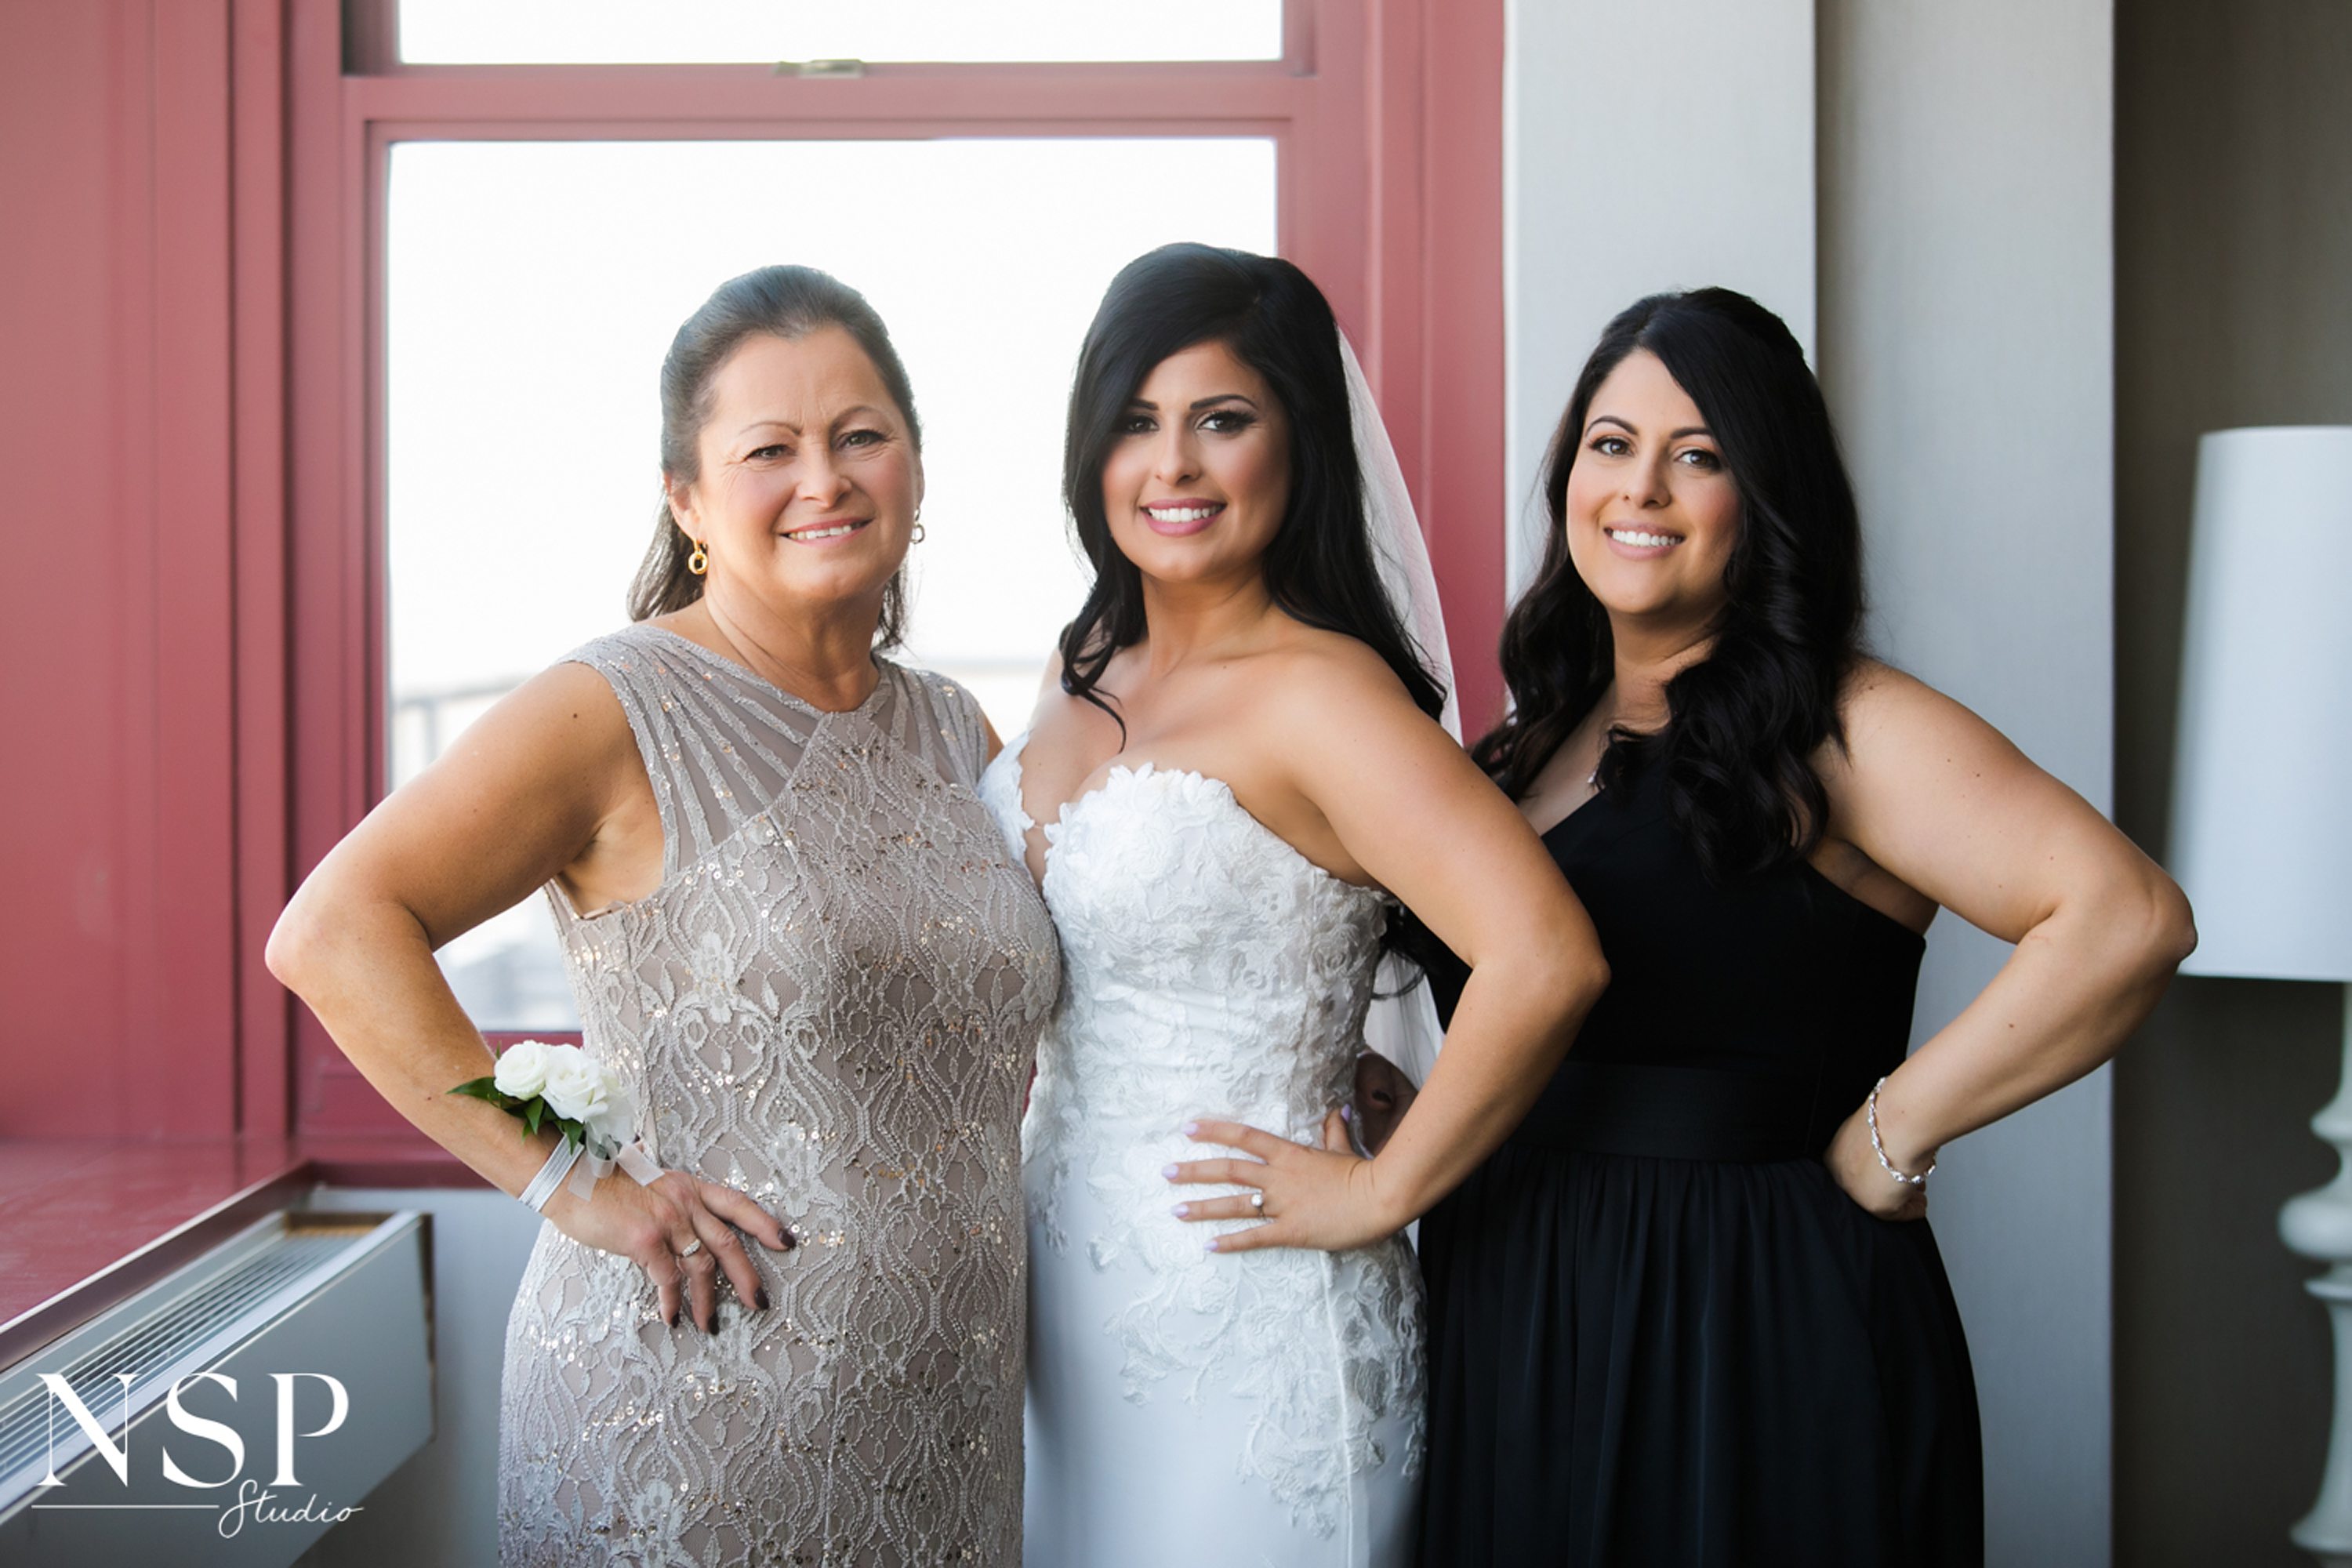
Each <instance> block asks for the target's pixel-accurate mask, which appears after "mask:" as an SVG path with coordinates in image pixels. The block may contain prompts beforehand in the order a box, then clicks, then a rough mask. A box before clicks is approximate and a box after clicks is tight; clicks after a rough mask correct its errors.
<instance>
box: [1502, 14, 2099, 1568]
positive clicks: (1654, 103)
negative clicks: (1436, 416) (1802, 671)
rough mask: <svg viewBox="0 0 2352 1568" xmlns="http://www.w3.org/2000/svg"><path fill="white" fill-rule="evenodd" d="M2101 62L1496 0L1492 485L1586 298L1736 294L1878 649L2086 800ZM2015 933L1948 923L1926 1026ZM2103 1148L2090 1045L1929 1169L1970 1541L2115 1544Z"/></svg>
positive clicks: (2037, 22) (2026, 1549)
mask: <svg viewBox="0 0 2352 1568" xmlns="http://www.w3.org/2000/svg"><path fill="white" fill-rule="evenodd" d="M2113 60H2114V42H2113V29H2112V15H2111V10H2110V6H2109V4H2108V3H2107V0H2095V3H2089V4H2084V3H2079V0H2075V3H2068V4H2061V5H2048V4H2046V3H2045V4H2029V3H2027V0H1971V3H1970V4H1969V5H1927V4H1923V3H1918V0H1912V3H1906V4H1890V3H1888V0H1820V3H1819V4H1818V5H1814V4H1798V3H1795V0H1769V3H1759V0H1672V3H1670V4H1661V5H1650V6H1644V7H1643V8H1641V9H1640V10H1639V11H1634V12H1629V11H1626V10H1624V9H1623V8H1622V7H1612V6H1603V5H1599V4H1596V3H1593V0H1517V4H1515V5H1514V6H1513V8H1512V11H1511V32H1510V54H1509V58H1508V62H1507V83H1508V85H1507V109H1506V127H1507V130H1506V144H1507V149H1508V173H1507V186H1506V190H1507V198H1506V201H1507V205H1506V212H1507V219H1506V222H1507V251H1506V255H1507V272H1506V289H1507V295H1506V298H1507V310H1508V333H1509V337H1508V342H1509V344H1510V357H1509V399H1510V454H1509V456H1510V462H1511V476H1512V483H1513V485H1514V487H1515V489H1516V492H1517V495H1518V496H1520V497H1522V498H1531V497H1532V496H1533V494H1534V490H1535V485H1536V476H1537V470H1538V464H1539V463H1540V460H1541V454H1542V448H1543V444H1544V442H1545V440H1546V439H1547V438H1548V437H1549V434H1550V430H1551V426H1552V424H1553V422H1554V421H1555V420H1557V418H1558V417H1559V411H1560V409H1561V407H1562V405H1564V404H1565V402H1566V400H1567V395H1568V391H1569V388H1570V384H1571V383H1572V382H1573V380H1574V378H1575V374H1576V372H1577V369H1578V368H1579V366H1580V364H1581V363H1582V360H1583V357H1584V355H1585V353H1587V352H1588V351H1589V350H1590V348H1591V343H1592V340H1593V338H1594V337H1595V336H1596V335H1597V333H1598V332H1599V331H1600V328H1601V325H1602V324H1603V323H1604V322H1605V321H1607V319H1608V318H1609V316H1610V315H1611V314H1612V313H1613V312H1614V311H1616V310H1618V309H1620V308H1622V306H1624V305H1626V304H1628V303H1630V302H1631V301H1632V300H1633V299H1635V298H1636V297H1638V296H1640V295H1641V294H1643V293H1646V292H1650V291H1652V290H1654V289H1662V288H1671V287H1675V286H1687V285H1696V284H1705V283H1720V284H1726V285H1728V286H1730V287H1733V288H1738V289H1743V290H1744V291H1746V292H1748V293H1750V294H1753V295H1755V296H1756V297H1757V298H1758V299H1759V300H1762V301H1763V302H1764V303H1766V304H1767V305H1769V306H1771V307H1772V308H1773V309H1775V310H1779V311H1780V313H1781V314H1782V315H1783V316H1784V317H1785V318H1786V319H1787V320H1788V321H1789V323H1790V327H1791V328H1793V329H1794V330H1795V331H1797V334H1798V336H1799V338H1800V340H1801V341H1802V342H1805V343H1806V344H1807V345H1808V348H1809V350H1811V352H1812V353H1813V358H1814V363H1815V364H1816V366H1817V368H1818V369H1819V370H1820V372H1821V374H1822V382H1823V385H1824V387H1825V389H1826V390H1827V392H1828V395H1829V398H1830V403H1831V406H1832V409H1833V410H1834V411H1835V413H1836V414H1837V416H1838V418H1839V421H1840V426H1841V432H1842V434H1843V437H1844V440H1845V444H1846V451H1847V456H1848V458H1849V460H1850V462H1851V464H1852V466H1853V472H1854V478H1855V480H1856V483H1857V485H1858V487H1859V489H1860V491H1861V497H1862V504H1863V513H1864V533H1865V538H1866V542H1867V547H1868V549H1869V552H1870V555H1871V563H1872V572H1871V588H1872V593H1873V596H1874V605H1875V613H1874V617H1873V621H1872V630H1873V636H1874V640H1875V642H1876V644H1877V647H1879V649H1880V650H1881V651H1882V652H1884V653H1885V654H1886V655H1887V656H1888V657H1890V658H1893V659H1894V660H1895V662H1897V663H1898V664H1901V665H1903V666H1904V667H1905V668H1909V669H1911V670H1912V671H1914V672H1915V673H1916V674H1918V675H1920V676H1921V677H1923V678H1924V679H1927V680H1928V681H1930V682H1932V683H1933V684H1935V685H1937V686H1938V687H1941V688H1942V689H1945V690H1947V691H1949V692H1951V693H1952V694H1953V695H1955V696H1957V697H1958V698H1959V699H1960V700H1962V701H1965V702H1967V703H1969V705H1970V706H1972V707H1974V708H1975V709H1977V710H1978V711H1979V712H1981V713H1983V714H1985V715H1986V716H1987V717H1988V718H1989V719H1990V720H1991V721H1993V722H1994V723H1995V724H1997V725H1999V726H2000V728H2001V729H2002V730H2004V731H2007V732H2008V733H2009V734H2010V735H2011V737H2012V738H2014V739H2015V740H2016V741H2017V742H2019V743H2020V744H2021V745H2022V746H2023V747H2024V748H2025V749H2026V751H2027V752H2030V753H2031V754H2032V755H2033V756H2034V757H2035V758H2036V759H2037V760H2038V761H2040V762H2041V763H2042V764H2043V765H2045V766H2047V767H2049V768H2050V769H2051V770H2052V771H2053V772H2054V773H2057V774H2058V775H2059V776H2060V777H2062V778H2063V779H2064V780H2066V782H2068V783H2069V784H2073V785H2074V787H2075V788H2076V789H2077V790H2079V791H2081V792H2082V793H2083V794H2084V795H2086V796H2087V797H2089V798H2090V799H2091V800H2092V801H2093V802H2094V803H2095V804H2096V805H2099V806H2100V807H2101V808H2102V809H2106V808H2107V807H2108V805H2109V801H2110V795H2111V776H2110V775H2111V764H2110V757H2111V752H2112V745H2113V736H2114V722H2113V700H2112V688H2113V679H2112V677H2113V647H2114V635H2113V629H2114V621H2113V587H2112V576H2111V574H2112V536H2113V521H2114V503H2113V495H2112V482H2113V463H2114V445H2113V410H2114V390H2113V363H2114V355H2113V349H2114V343H2113V329H2112V324H2111V323H2112V317H2113V308H2114V288H2113V251H2112V245H2111V241H2110V215H2111V210H2112V185H2113V119H2112V112H2113V99H2112V88H2111V83H2112V78H2113ZM1817 301H1818V312H1819V313H1818V318H1817V317H1816V302H1817ZM1538 519H1539V511H1538ZM1523 521H1526V520H1523ZM1539 528H1540V522H1539V521H1537V522H1536V524H1535V527H1534V528H1531V529H1527V530H1525V531H1523V533H1522V535H1521V536H1520V537H1519V538H1517V539H1515V541H1514V548H1513V552H1512V562H1513V567H1514V575H1513V583H1514V584H1515V585H1516V584H1517V583H1519V582H1521V581H1523V580H1524V578H1523V575H1522V574H1524V572H1525V571H1526V569H1527V567H1528V565H1530V564H1531V563H1532V560H1533V552H1534V548H1535V544H1534V542H1535V540H1537V539H1538V538H1539ZM2007 952H2008V950H2007V948H2006V947H2005V946H2004V945H2003V944H2001V943H1999V942H1994V941H1992V940H1991V939H1990V938H1988V937H1985V936H1983V935H1981V934H1980V933H1979V932H1976V931H1972V930H1970V929H1969V928H1967V927H1966V926H1964V925H1962V924H1961V923H1960V922H1959V921H1958V920H1956V919H1954V918H1953V917H1951V916H1945V917H1943V918H1942V919H1941V920H1939V921H1937V926H1936V929H1935V931H1933V932H1932V933H1931V937H1930V941H1929V943H1928V956H1927V965H1926V969H1925V971H1924V973H1923V975H1922V978H1921V986H1920V1002H1919V1009H1918V1021H1919V1033H1920V1035H1921V1036H1923V1037H1924V1035H1925V1034H1927V1033H1929V1032H1932V1031H1933V1030H1934V1029H1935V1028H1936V1027H1938V1026H1941V1025H1942V1024H1943V1023H1944V1022H1946V1021H1947V1020H1948V1019H1949V1018H1950V1017H1951V1016H1952V1015H1953V1014H1955V1013H1957V1012H1958V1010H1959V1009H1960V1008H1961V1007H1962V1006H1963V1005H1965V1004H1966V1003H1967V1002H1968V1000H1969V998H1970V997H1971V996H1973V995H1974V994H1975V993H1976V991H1977V990H1978V989H1979V987H1981V986H1982V985H1983V984H1984V983H1985V981H1986V980H1987V979H1988V978H1990V975H1991V973H1993V971H1994V970H1995V969H1996V968H1997V967H1998V966H1999V965H2000V963H2001V962H2002V960H2003V959H2004V958H2005V956H2006V954H2007ZM2110 1146H2111V1139H2110V1130H2109V1116H2108V1088H2107V1078H2106V1075H2105V1073H2104V1072H2103V1073H2101V1074H2099V1075H2096V1076H2095V1077H2094V1078H2093V1079H2090V1080H2088V1081H2086V1082H2085V1083H2084V1084H2082V1085H2079V1086H2077V1087H2075V1088H2074V1089H2069V1090H2067V1091H2065V1092H2064V1093H2063V1094H2061V1095H2059V1096H2056V1097H2054V1098H2053V1099H2052V1100H2048V1101H2045V1102H2043V1103H2042V1105H2039V1106H2036V1107H2034V1108H2032V1110H2028V1111H2026V1112H2025V1113H2023V1114H2021V1115H2020V1116H2018V1117H2016V1118H2014V1119H2012V1120H2011V1121H2009V1122H2006V1123H2004V1124H2002V1125H2000V1126H1999V1127H1996V1128H1993V1129H1991V1130H1989V1131H1986V1132H1984V1133H1981V1134H1979V1135H1978V1136H1976V1137H1974V1138H1971V1139H1969V1140H1967V1141H1965V1142H1962V1143H1960V1144H1958V1145H1956V1146H1955V1147H1954V1148H1953V1149H1952V1150H1951V1151H1950V1152H1949V1154H1948V1156H1947V1158H1946V1161H1945V1164H1944V1171H1943V1173H1942V1174H1941V1175H1939V1176H1938V1178H1937V1183H1936V1188H1935V1193H1936V1195H1935V1200H1934V1203H1935V1209H1934V1216H1935V1217H1934V1223H1935V1225H1936V1228H1937V1236H1938V1237H1939V1239H1940V1241H1941V1243H1942V1246H1943V1248H1944V1252H1945V1257H1946V1259H1947V1262H1948V1265H1949V1268H1950V1271H1951V1274H1952V1279H1953V1283H1954V1288H1955V1290H1956V1292H1957V1293H1958V1297H1959V1300H1960V1310H1961V1313H1962V1316H1963V1318H1964V1319H1965V1321H1966V1322H1967V1324H1968V1329H1969V1342H1970V1345H1971V1348H1972V1350H1973V1352H1974V1355H1975V1361H1976V1372H1977V1386H1978V1391H1979V1399H1980V1402H1981V1405H1982V1409H1983V1414H1984V1425H1985V1461H1986V1494H1987V1523H1988V1532H1989V1535H1988V1547H1989V1557H1990V1561H1991V1562H1994V1563H2002V1564H2020V1565H2029V1568H2030V1565H2033V1564H2041V1563H2050V1564H2065V1565H2066V1568H2098V1565H2100V1564H2104V1563H2106V1562H2107V1560H2108V1557H2109V1542H2108V1510H2109V1495H2110V1475H2111V1468H2112V1467H2111V1458H2110V1456H2111V1448H2112V1442H2111V1432H2110V1409H2111V1378H2110V1372H2109V1366H2110V1342H2111V1337H2112V1336H2111V1327H2110V1295H2111V1286H2110V1277H2111V1268H2110V1251H2111V1247H2110V1238H2111V1228H2110V1223H2109V1204H2110V1196H2111V1189H2112V1185H2113V1183H2112V1179H2111V1156H2110Z"/></svg>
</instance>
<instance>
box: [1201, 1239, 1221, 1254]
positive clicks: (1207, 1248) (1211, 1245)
mask: <svg viewBox="0 0 2352 1568" xmlns="http://www.w3.org/2000/svg"><path fill="white" fill-rule="evenodd" d="M1201 1250H1202V1251H1203V1252H1214V1251H1216V1250H1217V1238H1216V1237H1209V1239H1208V1240H1206V1241H1204V1242H1202V1243H1201Z"/></svg>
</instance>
